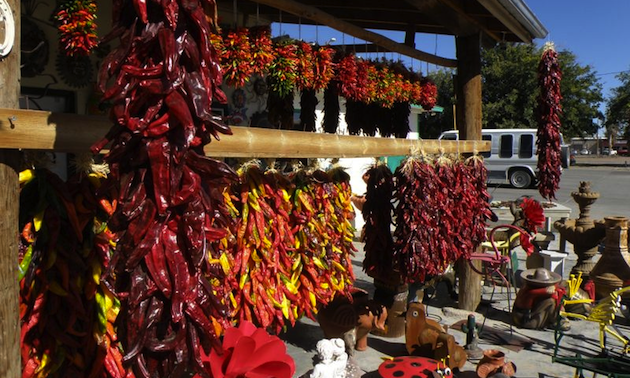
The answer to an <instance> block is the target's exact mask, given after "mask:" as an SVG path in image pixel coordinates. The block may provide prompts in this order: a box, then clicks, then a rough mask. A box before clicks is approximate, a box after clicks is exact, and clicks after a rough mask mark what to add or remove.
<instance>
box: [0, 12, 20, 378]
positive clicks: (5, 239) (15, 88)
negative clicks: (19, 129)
mask: <svg viewBox="0 0 630 378" xmlns="http://www.w3.org/2000/svg"><path fill="white" fill-rule="evenodd" d="M8 3H9V6H10V7H11V9H12V11H13V17H14V19H15V41H14V45H13V49H12V50H11V52H10V53H9V55H7V56H6V57H4V58H0V107H2V108H17V107H18V99H19V94H20V1H18V0H9V1H8ZM3 27H4V26H3ZM18 164H19V152H18V151H17V150H0V208H1V209H2V211H1V212H0V377H6V378H18V377H20V376H21V363H20V337H19V335H20V326H19V321H20V318H19V314H20V311H19V292H18V272H17V266H18V265H17V263H18V261H17V251H18V246H17V242H18V240H17V235H18V212H19V206H18V203H19V184H18V174H17V169H18Z"/></svg>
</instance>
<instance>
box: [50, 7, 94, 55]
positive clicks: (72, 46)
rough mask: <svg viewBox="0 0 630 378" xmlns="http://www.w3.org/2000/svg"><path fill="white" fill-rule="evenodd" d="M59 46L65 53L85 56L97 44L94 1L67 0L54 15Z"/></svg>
mask: <svg viewBox="0 0 630 378" xmlns="http://www.w3.org/2000/svg"><path fill="white" fill-rule="evenodd" d="M55 20H57V23H58V26H57V30H58V31H59V46H60V48H61V50H62V51H64V52H65V53H66V55H70V56H75V55H79V56H86V55H89V54H90V52H91V51H92V50H93V49H94V48H95V47H96V46H97V45H98V37H97V35H96V2H94V1H92V0H69V1H67V2H66V3H64V4H62V5H61V7H60V9H59V11H58V12H57V14H56V15H55Z"/></svg>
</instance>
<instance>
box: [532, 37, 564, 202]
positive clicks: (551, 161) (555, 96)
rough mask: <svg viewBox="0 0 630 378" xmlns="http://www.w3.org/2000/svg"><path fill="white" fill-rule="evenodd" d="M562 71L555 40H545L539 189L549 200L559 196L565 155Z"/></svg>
mask: <svg viewBox="0 0 630 378" xmlns="http://www.w3.org/2000/svg"><path fill="white" fill-rule="evenodd" d="M561 80H562V72H561V70H560V63H559V62H558V53H557V52H556V50H555V49H554V47H553V44H552V43H547V44H545V47H544V51H543V55H542V58H541V60H540V63H539V64H538V85H539V87H540V94H539V96H538V107H537V116H538V131H537V133H536V135H537V137H538V139H537V141H536V145H537V152H536V153H537V154H538V165H537V166H538V191H539V192H540V195H541V196H543V198H546V199H548V200H551V199H554V198H556V191H557V190H558V188H559V187H560V175H561V173H562V168H561V167H562V158H561V148H560V114H561V113H562V105H561V104H560V102H561V101H562V94H561V92H560V81H561Z"/></svg>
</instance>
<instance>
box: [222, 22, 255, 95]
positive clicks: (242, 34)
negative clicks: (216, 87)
mask: <svg viewBox="0 0 630 378" xmlns="http://www.w3.org/2000/svg"><path fill="white" fill-rule="evenodd" d="M222 47H223V48H222V50H221V51H220V55H221V68H222V70H223V80H224V81H225V84H227V85H229V86H233V87H236V88H240V87H243V86H244V85H245V84H246V83H247V82H248V81H249V78H250V77H251V76H252V74H253V73H254V67H255V66H254V64H253V63H254V62H255V61H254V60H253V55H252V52H251V44H250V41H249V31H248V30H247V29H245V28H239V29H237V30H229V31H228V32H227V33H226V34H225V36H224V37H223V43H222Z"/></svg>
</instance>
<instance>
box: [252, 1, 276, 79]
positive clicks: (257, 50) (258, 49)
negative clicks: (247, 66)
mask: <svg viewBox="0 0 630 378" xmlns="http://www.w3.org/2000/svg"><path fill="white" fill-rule="evenodd" d="M256 6H258V4H256ZM249 45H250V46H249V48H250V52H251V57H252V66H253V73H254V74H255V75H259V76H263V75H264V74H265V73H266V72H267V67H269V65H270V64H271V62H273V59H274V57H273V54H274V51H273V42H272V41H271V27H270V26H267V25H263V26H254V27H252V28H249Z"/></svg>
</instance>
